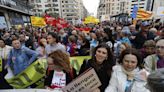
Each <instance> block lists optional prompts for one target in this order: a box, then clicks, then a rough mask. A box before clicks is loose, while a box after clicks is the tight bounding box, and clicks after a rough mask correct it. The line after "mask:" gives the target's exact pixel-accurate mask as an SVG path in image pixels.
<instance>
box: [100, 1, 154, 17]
mask: <svg viewBox="0 0 164 92" xmlns="http://www.w3.org/2000/svg"><path fill="white" fill-rule="evenodd" d="M151 4H152V0H100V3H99V7H98V11H97V12H98V14H97V17H98V18H99V19H100V20H101V18H102V17H103V16H106V17H107V18H108V19H109V20H110V18H111V17H112V16H115V15H119V14H128V15H129V16H130V14H131V13H132V11H133V7H134V5H138V7H139V8H142V9H144V10H150V9H151V7H152V5H151Z"/></svg>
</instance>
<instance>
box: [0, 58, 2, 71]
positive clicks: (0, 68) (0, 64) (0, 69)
mask: <svg viewBox="0 0 164 92" xmlns="http://www.w3.org/2000/svg"><path fill="white" fill-rule="evenodd" d="M0 72H2V58H0Z"/></svg>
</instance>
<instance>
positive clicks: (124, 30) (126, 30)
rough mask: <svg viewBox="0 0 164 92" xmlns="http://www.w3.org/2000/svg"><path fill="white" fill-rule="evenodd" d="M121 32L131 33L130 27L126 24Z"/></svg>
mask: <svg viewBox="0 0 164 92" xmlns="http://www.w3.org/2000/svg"><path fill="white" fill-rule="evenodd" d="M121 32H122V33H124V34H127V35H131V32H130V29H129V27H127V26H125V27H123V29H122V31H121Z"/></svg>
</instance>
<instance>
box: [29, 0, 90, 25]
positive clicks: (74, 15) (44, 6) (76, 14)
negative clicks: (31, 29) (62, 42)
mask: <svg viewBox="0 0 164 92" xmlns="http://www.w3.org/2000/svg"><path fill="white" fill-rule="evenodd" d="M30 2H31V4H32V5H33V6H34V8H33V12H34V13H35V15H36V16H43V15H44V14H45V12H46V13H47V14H49V15H51V16H53V17H61V18H64V19H65V20H67V21H68V22H70V23H72V24H77V23H78V21H79V20H81V19H83V18H84V17H85V16H86V15H87V14H86V13H87V10H86V9H85V7H84V5H83V2H82V0H30Z"/></svg>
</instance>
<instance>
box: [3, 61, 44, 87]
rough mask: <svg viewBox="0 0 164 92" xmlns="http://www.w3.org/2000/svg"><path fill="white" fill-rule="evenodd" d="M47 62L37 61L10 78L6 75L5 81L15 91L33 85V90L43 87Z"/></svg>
mask: <svg viewBox="0 0 164 92" xmlns="http://www.w3.org/2000/svg"><path fill="white" fill-rule="evenodd" d="M46 69H47V61H46V59H38V60H37V61H35V62H33V63H32V64H31V65H30V66H29V67H27V68H26V69H25V70H24V71H23V72H21V73H20V74H18V75H16V76H14V77H12V78H10V76H8V74H7V75H6V76H5V79H6V81H7V82H8V83H9V84H10V85H11V86H12V87H13V88H15V89H23V88H27V87H29V86H31V85H35V88H43V87H44V78H43V77H44V76H45V75H46Z"/></svg>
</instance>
